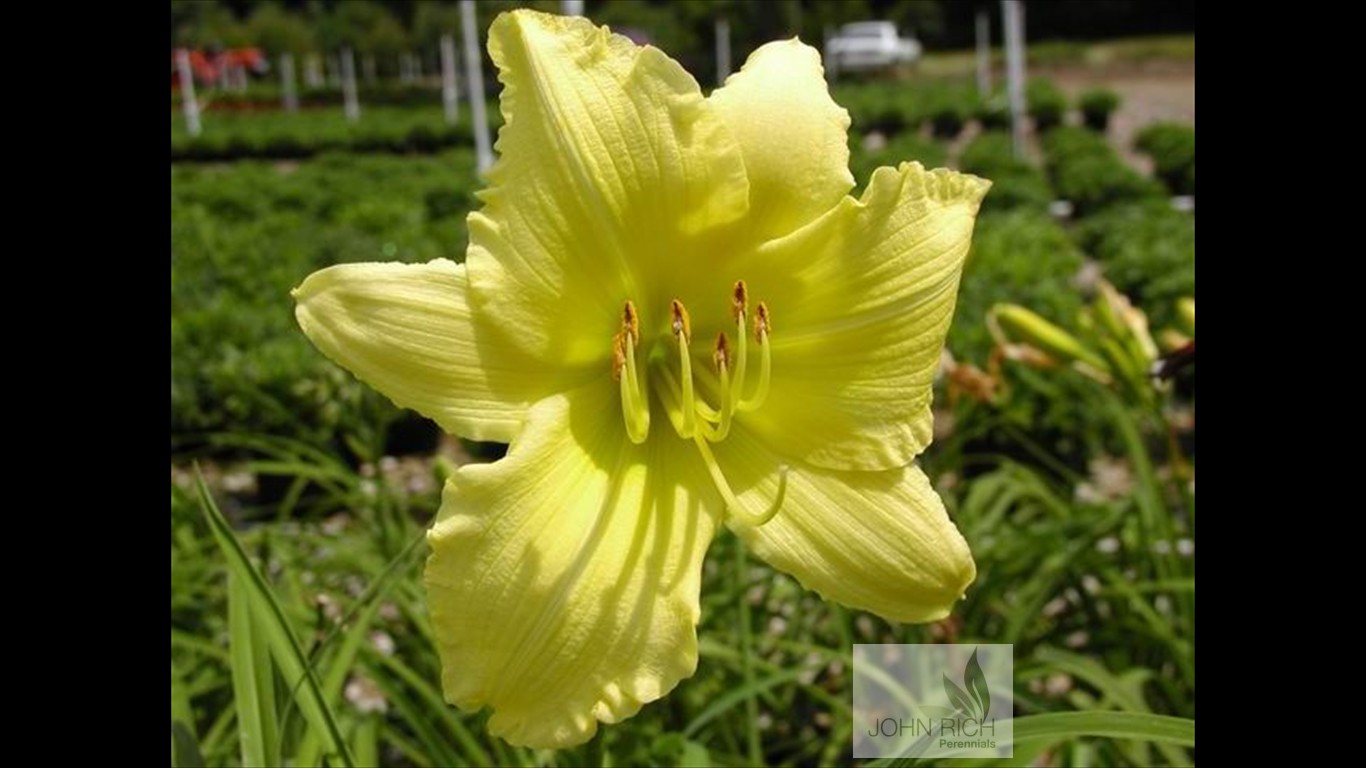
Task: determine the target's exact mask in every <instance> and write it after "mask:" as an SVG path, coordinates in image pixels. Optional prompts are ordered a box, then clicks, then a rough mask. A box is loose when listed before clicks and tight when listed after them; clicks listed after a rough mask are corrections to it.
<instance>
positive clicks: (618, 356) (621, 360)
mask: <svg viewBox="0 0 1366 768" xmlns="http://www.w3.org/2000/svg"><path fill="white" fill-rule="evenodd" d="M625 367H626V342H625V341H624V340H623V339H622V338H621V332H620V331H618V332H617V335H615V336H613V337H612V381H621V369H622V368H625Z"/></svg>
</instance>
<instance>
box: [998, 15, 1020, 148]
mask: <svg viewBox="0 0 1366 768" xmlns="http://www.w3.org/2000/svg"><path fill="white" fill-rule="evenodd" d="M1023 5H1024V3H1022V2H1021V1H1020V0H1001V21H1002V23H1003V26H1004V27H1005V38H1006V89H1007V90H1008V91H1009V92H1010V134H1011V138H1012V139H1013V140H1014V145H1015V156H1016V157H1023V156H1024V120H1025V95H1024V80H1025V63H1024V8H1023Z"/></svg>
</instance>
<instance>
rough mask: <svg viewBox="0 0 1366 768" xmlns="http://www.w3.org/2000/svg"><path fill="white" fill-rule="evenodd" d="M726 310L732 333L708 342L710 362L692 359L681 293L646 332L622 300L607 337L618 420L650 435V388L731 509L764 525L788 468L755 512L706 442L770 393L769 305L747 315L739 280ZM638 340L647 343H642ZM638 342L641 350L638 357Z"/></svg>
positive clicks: (637, 439)
mask: <svg viewBox="0 0 1366 768" xmlns="http://www.w3.org/2000/svg"><path fill="white" fill-rule="evenodd" d="M730 310H731V311H730V315H731V317H730V318H729V322H730V324H731V325H732V327H733V328H734V334H733V337H732V336H731V335H729V334H727V333H726V331H725V330H721V331H719V332H718V333H717V335H716V340H715V342H714V343H713V345H712V351H711V365H710V366H707V365H706V364H702V365H700V366H695V365H694V359H693V354H692V341H693V325H692V318H691V317H690V316H689V314H688V309H687V307H685V306H684V305H683V302H682V301H681V300H679V299H673V300H672V301H671V302H670V303H669V308H668V314H667V315H666V316H665V317H666V318H667V323H666V325H665V328H663V329H661V331H662V333H659V334H658V335H657V336H652V335H651V334H650V332H649V331H648V330H646V331H645V334H646V336H645V337H644V339H642V335H641V334H642V331H641V320H640V314H639V313H638V312H637V310H636V306H635V304H634V303H633V302H631V301H626V302H625V303H624V304H623V306H622V312H621V325H620V328H619V330H618V331H617V333H616V335H615V336H614V337H613V339H612V376H613V378H614V379H615V380H616V381H617V382H618V383H619V385H620V389H621V408H622V419H623V421H624V422H625V425H626V434H627V437H628V438H629V439H630V440H631V442H633V443H636V444H641V443H643V442H645V440H646V439H648V437H649V433H650V424H651V419H650V402H651V401H650V395H651V393H653V394H654V395H655V396H656V397H657V399H658V400H659V401H660V403H661V404H662V405H663V406H664V411H665V413H666V415H667V416H668V418H669V423H670V424H671V426H672V427H673V429H674V431H675V432H676V433H677V434H678V436H679V437H680V438H682V439H684V440H689V441H691V442H692V443H693V444H694V445H695V446H696V447H697V450H698V453H699V455H700V456H701V458H702V461H703V463H704V464H705V465H706V467H707V472H708V474H709V475H710V477H711V479H712V482H713V484H714V485H715V486H716V489H717V491H718V492H719V493H720V495H721V497H722V499H723V500H724V501H725V503H726V507H727V510H728V511H729V512H730V514H731V515H733V516H735V517H737V518H738V519H740V520H741V521H742V522H745V523H748V524H750V525H763V524H764V523H766V522H767V521H768V520H770V519H772V517H773V515H775V514H776V513H777V511H778V508H779V507H780V506H781V505H782V502H783V497H784V496H785V495H786V491H787V476H788V468H787V467H786V466H783V467H781V468H780V471H779V483H778V491H777V493H776V494H775V498H774V499H773V502H772V503H771V504H770V505H769V507H768V508H767V509H766V510H762V511H757V512H756V511H753V510H750V509H748V508H747V507H746V506H745V505H744V504H742V503H741V502H740V500H739V498H738V497H737V496H736V495H735V493H734V491H733V490H732V489H731V487H730V483H729V482H728V481H727V480H726V478H725V475H724V473H722V471H721V469H720V466H719V465H718V464H717V463H716V458H715V456H714V455H713V453H712V450H711V445H712V444H715V443H719V442H721V441H723V440H725V439H726V438H727V437H728V436H729V435H730V431H731V427H732V425H733V423H734V421H735V418H736V416H737V414H741V413H747V412H751V411H754V410H757V409H758V408H760V407H761V406H762V405H763V404H764V401H765V400H766V399H767V397H768V390H769V384H770V382H771V380H772V371H773V359H772V350H771V344H770V343H769V336H770V334H771V333H772V327H773V325H772V316H771V314H770V312H769V308H768V305H767V304H765V303H764V302H762V301H760V302H759V303H758V305H757V306H756V307H755V309H754V312H753V314H752V315H751V312H750V303H749V287H748V286H747V285H745V281H744V280H738V281H736V282H735V284H734V285H733V286H732V288H731V291H730ZM704 327H706V326H704ZM713 327H714V326H713ZM723 327H724V321H723ZM732 338H733V339H734V341H732ZM751 338H752V340H753V344H752V345H751ZM642 340H644V341H646V342H647V343H646V344H645V346H644V347H643V348H642V347H641V341H642ZM751 346H753V347H755V349H754V350H753V351H754V354H755V356H757V357H758V360H757V361H756V362H757V363H758V373H757V375H755V376H751V366H750V359H749V358H750V356H751ZM641 349H643V353H642V354H641V360H639V361H638V360H637V356H638V351H639V350H641ZM699 351H700V350H699ZM703 359H704V360H705V358H703ZM642 361H643V363H642ZM652 369H653V370H652ZM751 378H753V379H754V380H753V381H751V380H750V379H751ZM651 384H653V387H652V386H651Z"/></svg>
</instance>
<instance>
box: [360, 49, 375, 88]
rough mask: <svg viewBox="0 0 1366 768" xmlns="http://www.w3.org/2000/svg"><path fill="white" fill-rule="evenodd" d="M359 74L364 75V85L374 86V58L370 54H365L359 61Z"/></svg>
mask: <svg viewBox="0 0 1366 768" xmlns="http://www.w3.org/2000/svg"><path fill="white" fill-rule="evenodd" d="M360 67H361V72H364V73H365V84H366V85H374V84H375V77H376V75H375V57H374V55H372V54H369V53H367V54H365V56H364V57H362V58H361V60H360Z"/></svg>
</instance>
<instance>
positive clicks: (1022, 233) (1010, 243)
mask: <svg viewBox="0 0 1366 768" xmlns="http://www.w3.org/2000/svg"><path fill="white" fill-rule="evenodd" d="M992 194H995V191H994V190H993V191H992V192H988V193H987V195H988V198H990V196H991V195H992ZM1081 266H1082V256H1081V253H1080V252H1079V251H1078V250H1077V248H1076V246H1075V245H1074V244H1073V243H1072V240H1071V238H1069V237H1068V236H1067V232H1066V231H1065V230H1063V228H1062V227H1060V226H1058V225H1057V224H1056V223H1055V222H1054V221H1053V220H1052V219H1050V218H1049V217H1048V216H1047V215H1045V214H1042V213H1037V212H1031V211H1023V210H1022V211H1012V212H1008V213H987V214H983V215H982V216H980V217H979V218H978V221H977V230H976V232H975V234H974V235H973V238H972V252H971V253H970V254H969V256H968V264H967V267H966V269H965V270H964V272H963V281H962V285H961V286H960V287H959V291H958V308H957V309H956V310H955V311H954V321H953V327H952V328H951V329H950V330H949V350H950V351H952V352H953V353H954V355H957V356H958V357H960V358H963V359H968V360H985V359H986V358H987V355H988V354H989V353H990V351H991V347H992V340H991V335H990V334H989V333H988V332H987V328H986V323H985V319H986V313H987V310H988V309H990V308H991V306H992V305H993V304H996V303H997V302H1001V301H1012V302H1015V303H1017V304H1022V305H1024V306H1027V307H1030V308H1031V309H1034V310H1035V311H1036V312H1038V313H1039V314H1041V315H1045V316H1048V317H1072V316H1073V315H1075V314H1076V312H1077V310H1079V309H1080V308H1081V299H1080V297H1079V296H1078V295H1077V292H1076V290H1075V289H1074V288H1073V287H1072V282H1071V281H1072V279H1073V277H1074V276H1075V275H1076V274H1077V272H1078V271H1079V270H1080V269H1081Z"/></svg>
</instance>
